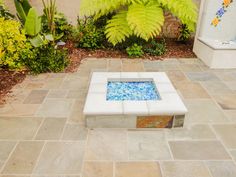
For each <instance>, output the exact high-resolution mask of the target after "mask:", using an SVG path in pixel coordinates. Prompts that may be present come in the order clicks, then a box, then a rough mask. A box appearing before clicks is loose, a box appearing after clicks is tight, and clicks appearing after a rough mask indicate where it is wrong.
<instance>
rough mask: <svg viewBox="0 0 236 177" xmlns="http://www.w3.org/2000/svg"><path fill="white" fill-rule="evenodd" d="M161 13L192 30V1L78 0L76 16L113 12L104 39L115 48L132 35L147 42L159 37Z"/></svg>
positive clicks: (193, 18) (193, 22)
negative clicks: (79, 1) (80, 0)
mask: <svg viewBox="0 0 236 177" xmlns="http://www.w3.org/2000/svg"><path fill="white" fill-rule="evenodd" d="M164 10H168V11H170V12H172V13H173V14H174V15H175V16H177V17H178V18H179V19H180V20H181V22H182V23H183V24H186V26H187V28H188V29H189V30H190V31H194V30H195V24H196V21H197V7H196V5H195V4H194V3H193V2H192V0H82V3H81V9H80V15H81V16H95V18H99V17H101V16H103V15H107V14H110V13H115V15H113V17H112V19H111V20H109V21H108V23H107V25H106V31H105V32H106V37H107V38H108V40H109V42H111V43H112V44H113V45H116V44H117V43H119V42H122V41H124V40H125V39H126V38H127V37H130V36H132V35H135V36H137V37H140V38H143V39H145V40H146V41H148V40H149V39H150V38H153V37H156V36H157V35H159V34H160V32H161V30H162V26H163V24H164Z"/></svg>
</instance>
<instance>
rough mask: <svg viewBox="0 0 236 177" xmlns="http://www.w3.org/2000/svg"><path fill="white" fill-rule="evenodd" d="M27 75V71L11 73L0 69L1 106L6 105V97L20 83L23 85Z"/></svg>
mask: <svg viewBox="0 0 236 177" xmlns="http://www.w3.org/2000/svg"><path fill="white" fill-rule="evenodd" d="M26 75H27V72H26V71H9V70H6V69H5V70H4V69H0V105H1V104H4V103H5V96H6V95H7V94H9V93H10V92H11V89H12V88H13V87H14V86H15V85H16V84H18V83H21V82H22V81H23V80H24V79H25V77H26Z"/></svg>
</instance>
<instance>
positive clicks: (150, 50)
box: [143, 39, 166, 56]
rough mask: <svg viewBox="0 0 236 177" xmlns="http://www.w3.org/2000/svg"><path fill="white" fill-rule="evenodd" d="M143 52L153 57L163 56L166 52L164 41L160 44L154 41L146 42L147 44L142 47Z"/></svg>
mask: <svg viewBox="0 0 236 177" xmlns="http://www.w3.org/2000/svg"><path fill="white" fill-rule="evenodd" d="M143 51H144V52H145V53H147V54H149V55H153V56H159V55H163V54H164V53H165V52H166V43H165V40H164V39H163V40H162V41H161V42H157V41H156V40H154V39H153V40H151V41H148V42H147V44H146V45H145V46H144V47H143Z"/></svg>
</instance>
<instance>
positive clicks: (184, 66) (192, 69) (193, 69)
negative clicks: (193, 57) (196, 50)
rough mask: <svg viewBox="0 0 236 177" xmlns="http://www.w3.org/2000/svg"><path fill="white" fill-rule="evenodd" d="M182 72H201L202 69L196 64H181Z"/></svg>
mask: <svg viewBox="0 0 236 177" xmlns="http://www.w3.org/2000/svg"><path fill="white" fill-rule="evenodd" d="M180 70H181V71H184V72H200V71H202V68H201V67H200V66H198V65H195V64H181V65H180Z"/></svg>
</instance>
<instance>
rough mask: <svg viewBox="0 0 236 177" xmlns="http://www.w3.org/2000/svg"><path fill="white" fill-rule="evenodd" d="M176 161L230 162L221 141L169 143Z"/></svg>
mask: <svg viewBox="0 0 236 177" xmlns="http://www.w3.org/2000/svg"><path fill="white" fill-rule="evenodd" d="M169 144H170V149H171V151H172V153H173V156H174V159H176V160H229V159H231V157H230V156H229V154H228V153H227V151H226V150H225V148H224V146H223V145H222V144H221V143H220V142H219V141H169Z"/></svg>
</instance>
